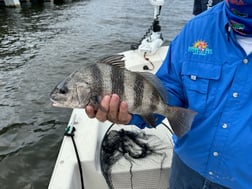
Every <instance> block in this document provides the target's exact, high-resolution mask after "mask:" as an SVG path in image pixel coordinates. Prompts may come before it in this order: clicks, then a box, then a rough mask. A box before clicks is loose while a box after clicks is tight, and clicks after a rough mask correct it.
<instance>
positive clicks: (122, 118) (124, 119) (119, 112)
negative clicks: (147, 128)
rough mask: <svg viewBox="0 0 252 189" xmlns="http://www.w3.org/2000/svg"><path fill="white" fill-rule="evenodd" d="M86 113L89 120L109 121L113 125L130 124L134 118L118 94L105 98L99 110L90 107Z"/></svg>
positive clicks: (86, 109)
mask: <svg viewBox="0 0 252 189" xmlns="http://www.w3.org/2000/svg"><path fill="white" fill-rule="evenodd" d="M85 111H86V114H87V115H88V117H89V118H96V119H98V120H99V121H102V122H104V121H106V120H109V121H111V122H113V123H118V124H128V123H129V122H130V120H131V117H132V115H131V114H129V112H128V104H127V103H126V102H124V101H122V102H120V98H119V96H118V95H117V94H113V95H112V96H109V95H106V96H104V97H103V99H102V100H101V103H100V106H99V108H98V110H95V109H94V107H93V106H91V105H88V106H87V107H86V108H85Z"/></svg>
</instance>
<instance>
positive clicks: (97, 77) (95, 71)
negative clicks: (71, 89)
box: [90, 64, 103, 96]
mask: <svg viewBox="0 0 252 189" xmlns="http://www.w3.org/2000/svg"><path fill="white" fill-rule="evenodd" d="M90 68H91V69H90V72H91V76H92V79H93V81H95V82H96V84H95V85H94V88H93V89H92V91H93V96H100V94H103V79H102V71H101V70H100V68H99V66H98V65H97V64H94V65H93V66H91V67H90Z"/></svg>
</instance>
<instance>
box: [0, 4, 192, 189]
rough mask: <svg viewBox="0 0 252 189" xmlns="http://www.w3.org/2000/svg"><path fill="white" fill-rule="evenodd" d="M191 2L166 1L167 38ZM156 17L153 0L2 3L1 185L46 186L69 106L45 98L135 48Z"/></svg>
mask: <svg viewBox="0 0 252 189" xmlns="http://www.w3.org/2000/svg"><path fill="white" fill-rule="evenodd" d="M192 2H193V1H192V0H183V1H179V0H166V2H165V5H164V6H163V8H162V12H161V26H162V31H163V36H164V38H165V39H166V40H168V41H170V40H172V39H173V37H174V36H175V35H176V34H177V33H178V32H179V30H180V29H181V27H182V26H183V25H184V23H185V22H186V21H187V20H188V19H190V18H191V17H192ZM152 18H153V8H152V6H151V5H150V3H149V1H148V0H127V1H125V0H105V1H104V0H89V1H85V0H83V1H78V2H76V1H75V2H71V3H67V4H63V5H54V4H52V3H45V4H43V5H37V6H31V5H23V6H22V7H21V8H16V9H12V8H11V9H8V8H0V188H1V189H45V188H47V186H48V183H49V179H50V176H51V174H52V170H53V166H54V163H55V161H56V157H57V153H58V151H59V147H60V144H61V141H62V139H63V133H64V128H65V127H66V125H67V122H68V119H69V117H70V115H71V111H70V110H65V109H57V108H53V107H51V105H50V101H49V98H48V95H49V93H50V91H51V90H52V89H53V87H54V86H55V84H57V83H58V82H59V81H60V80H61V79H62V78H64V77H65V76H66V75H67V74H69V73H71V72H72V71H74V70H76V69H78V68H80V67H81V66H82V65H83V64H85V63H87V62H93V61H95V60H97V58H99V57H101V56H104V55H106V54H112V53H118V52H121V51H124V50H127V49H129V48H130V45H131V44H133V43H134V42H136V41H138V40H140V39H141V37H142V36H143V35H144V33H145V32H146V30H147V29H148V27H149V26H150V24H151V23H152Z"/></svg>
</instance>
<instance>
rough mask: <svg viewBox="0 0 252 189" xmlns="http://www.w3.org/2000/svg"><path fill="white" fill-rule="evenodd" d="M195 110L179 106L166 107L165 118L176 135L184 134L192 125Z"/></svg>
mask: <svg viewBox="0 0 252 189" xmlns="http://www.w3.org/2000/svg"><path fill="white" fill-rule="evenodd" d="M196 114H197V112H194V111H192V110H189V109H185V108H180V107H171V106H168V108H167V118H168V121H169V123H170V125H171V128H172V130H173V131H174V133H175V134H176V135H177V136H178V137H182V136H183V135H185V134H186V133H187V132H188V131H189V130H190V129H191V126H192V122H193V119H194V117H195V116H196Z"/></svg>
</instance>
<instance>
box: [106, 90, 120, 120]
mask: <svg viewBox="0 0 252 189" xmlns="http://www.w3.org/2000/svg"><path fill="white" fill-rule="evenodd" d="M119 105H120V97H119V96H118V95H117V94H113V95H112V96H111V99H110V106H109V114H108V118H109V119H110V121H112V122H117V115H118V111H119Z"/></svg>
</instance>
